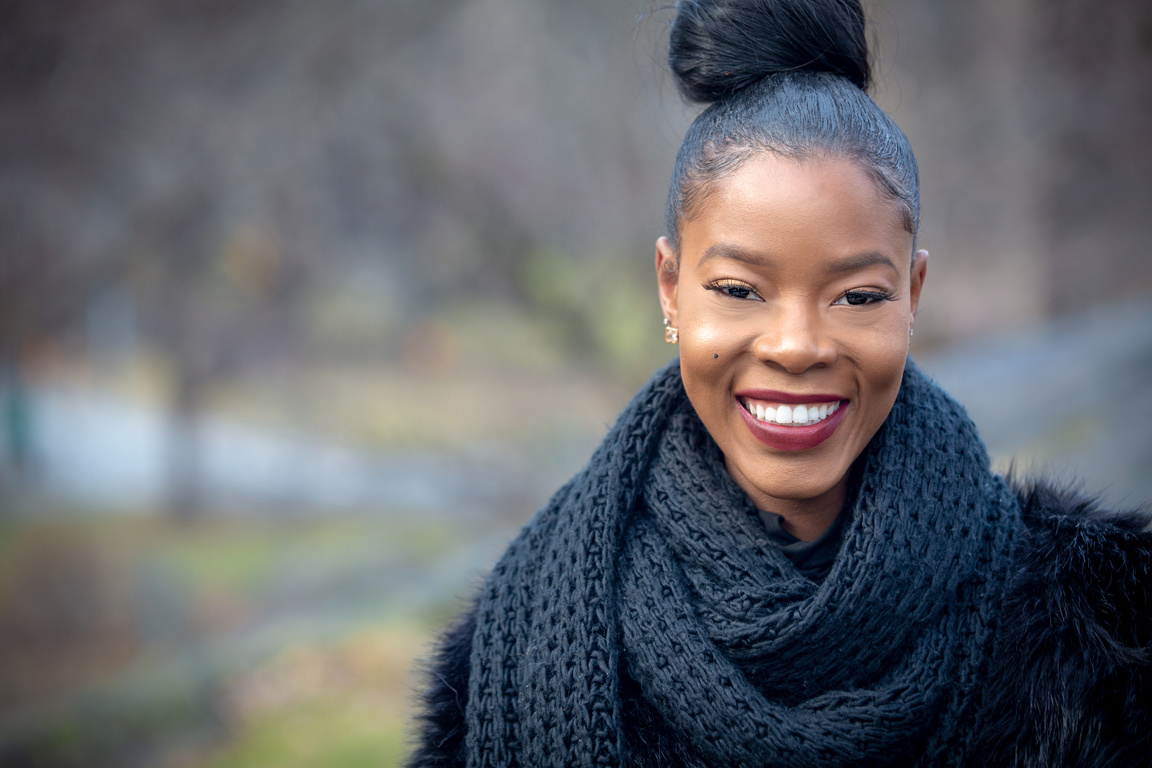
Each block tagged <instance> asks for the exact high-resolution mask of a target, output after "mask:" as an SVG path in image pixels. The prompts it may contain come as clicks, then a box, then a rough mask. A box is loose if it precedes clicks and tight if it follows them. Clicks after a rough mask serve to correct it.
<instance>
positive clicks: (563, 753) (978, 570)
mask: <svg viewBox="0 0 1152 768" xmlns="http://www.w3.org/2000/svg"><path fill="white" fill-rule="evenodd" d="M862 460H863V462H864V464H863V472H862V476H861V481H860V484H859V492H858V494H857V496H856V500H855V503H854V507H853V509H852V513H851V516H850V518H849V519H848V521H847V522H846V524H845V531H844V544H843V548H842V550H841V552H840V555H839V557H838V558H837V560H836V562H835V564H834V565H833V567H832V571H831V573H830V574H829V575H828V577H827V579H826V580H825V581H824V582H823V583H822V584H820V585H817V584H815V583H813V582H812V581H810V580H808V579H806V578H805V577H804V576H802V575H801V574H800V573H799V572H797V570H796V569H795V567H794V566H792V564H791V563H790V562H789V561H788V560H787V558H786V557H785V556H784V555H783V554H782V553H781V552H780V550H779V549H778V548H777V547H775V546H773V545H772V543H771V542H770V541H769V540H768V538H767V535H766V533H765V531H764V528H763V523H762V522H761V521H760V519H759V518H758V517H757V515H756V510H755V509H754V508H753V507H752V506H751V504H750V503H749V501H748V499H747V497H746V496H745V495H744V493H743V492H742V491H741V490H740V489H739V488H738V487H737V486H736V485H735V483H733V481H732V480H731V479H730V478H729V476H728V474H727V472H726V471H725V469H724V462H723V457H722V455H721V454H720V451H719V449H718V448H717V447H716V445H715V443H714V442H713V441H712V439H711V437H710V436H709V435H708V433H707V431H706V430H705V429H704V427H703V425H702V424H701V423H700V421H699V419H698V418H697V416H696V414H695V412H694V410H693V409H692V406H691V404H690V403H689V402H688V399H687V396H686V395H685V394H684V389H683V384H682V382H681V379H680V371H679V367H678V365H676V364H675V363H673V364H672V365H671V366H669V367H668V368H666V369H664V370H663V371H661V372H660V373H658V374H657V375H656V376H655V377H654V378H653V379H652V381H650V382H649V383H648V385H647V386H646V387H645V388H644V389H643V390H642V391H641V392H640V394H639V395H637V396H636V398H635V399H634V400H633V401H632V403H631V404H630V405H629V406H628V408H627V409H626V410H625V411H624V413H623V414H622V415H621V417H620V419H619V421H618V422H617V423H616V425H615V426H614V427H613V428H612V430H611V432H610V433H609V434H608V436H607V437H606V439H605V440H604V442H603V443H602V444H601V446H600V447H599V448H598V449H597V451H596V453H595V454H594V455H593V457H592V459H591V461H590V462H589V464H588V466H587V467H586V468H585V469H584V470H583V471H581V472H580V473H579V474H578V475H577V476H576V477H575V478H574V479H573V480H572V481H570V482H569V483H568V484H567V485H566V486H564V487H563V488H562V489H560V491H559V492H557V494H556V495H555V497H554V498H553V499H552V501H551V502H550V503H549V504H548V506H547V507H546V508H544V509H543V510H541V512H540V513H539V514H538V515H537V516H536V517H535V518H534V519H533V520H532V521H531V522H530V523H529V524H528V525H527V526H526V527H525V528H524V530H523V531H522V532H521V534H520V535H519V537H518V538H517V539H516V540H515V541H514V542H513V543H512V545H511V546H510V547H509V549H508V551H507V553H506V554H505V555H504V557H503V558H502V559H501V560H500V562H499V564H498V565H497V566H496V568H495V569H494V571H493V573H492V575H491V576H490V578H489V580H488V582H487V584H486V585H485V588H484V590H483V592H482V594H481V598H480V603H479V607H478V613H477V629H476V634H475V636H474V637H473V644H472V657H471V676H470V682H469V690H468V704H467V725H468V731H467V737H466V749H467V757H468V765H469V766H525V767H528V766H531V767H532V768H536V767H537V766H557V767H560V766H564V767H565V768H568V767H571V766H592V765H603V766H620V765H626V764H628V762H629V761H630V754H631V750H633V749H637V748H639V747H637V746H636V745H633V744H630V743H629V741H628V738H627V733H626V732H625V731H624V730H623V727H622V719H621V702H620V693H619V682H620V670H621V668H622V666H623V668H625V669H626V670H627V673H628V674H629V675H631V676H632V677H633V678H634V679H635V680H636V681H637V682H638V683H639V685H640V688H641V689H642V691H643V695H644V697H645V699H646V700H647V701H648V702H650V703H651V704H652V705H653V706H654V707H655V708H656V710H658V711H659V713H660V715H661V716H662V718H663V719H664V721H665V723H666V724H667V726H668V728H669V729H670V730H671V731H672V732H673V733H674V734H675V735H676V737H677V740H678V742H680V743H682V744H683V745H684V748H685V750H686V751H689V752H691V753H692V754H693V755H694V757H695V759H698V760H700V761H702V762H704V763H706V764H708V765H716V766H733V767H736V766H766V765H780V766H828V765H840V764H866V765H876V764H884V763H898V764H908V763H920V764H924V765H943V764H950V763H952V764H958V763H960V762H962V760H963V755H964V752H965V746H966V743H967V741H968V739H969V737H970V736H971V734H972V732H973V729H974V728H975V723H974V717H975V715H974V713H975V710H976V706H977V704H978V702H977V701H976V699H977V694H978V689H977V686H976V682H977V679H978V676H979V675H980V673H981V670H982V668H983V667H984V665H985V662H986V661H987V655H988V653H989V651H990V648H991V645H992V636H993V634H994V632H995V628H996V625H997V620H998V608H999V605H1000V603H1001V599H1000V598H1001V594H1002V591H1003V587H1004V582H1005V578H1006V573H1007V570H1008V566H1009V562H1010V558H1011V551H1010V550H1011V547H1012V542H1013V539H1014V533H1015V531H1016V530H1017V527H1018V516H1019V513H1018V509H1017V506H1016V502H1015V500H1014V497H1013V496H1012V494H1011V493H1010V491H1009V490H1008V488H1007V485H1006V484H1005V482H1004V481H1003V480H1002V479H1001V478H1000V477H998V476H996V475H994V474H992V472H991V471H990V470H989V464H988V457H987V454H986V452H985V450H984V447H983V444H982V443H981V442H980V439H979V438H978V437H977V435H976V432H975V428H974V427H973V425H972V423H971V421H969V419H968V417H967V415H966V414H965V413H964V411H963V409H962V408H961V407H960V406H958V405H957V404H956V403H955V402H954V401H952V400H951V399H950V398H949V397H948V396H947V395H945V394H944V393H943V392H941V391H940V390H939V389H938V388H936V387H935V386H934V385H933V384H932V383H931V382H929V381H928V380H927V379H926V378H925V377H923V376H922V375H921V374H920V373H919V372H918V371H917V370H916V369H915V367H914V366H913V365H912V364H911V362H909V363H908V366H907V369H906V371H905V374H904V381H903V384H902V385H901V389H900V394H899V396H898V398H897V400H896V404H895V406H894V407H893V409H892V413H891V414H890V415H889V417H888V419H887V421H886V422H885V424H884V426H883V427H882V428H881V429H880V431H879V432H878V433H877V435H876V436H875V438H873V440H872V442H871V443H870V444H869V446H868V448H867V449H866V451H865V455H864V456H863V457H862Z"/></svg>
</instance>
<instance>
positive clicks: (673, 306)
mask: <svg viewBox="0 0 1152 768" xmlns="http://www.w3.org/2000/svg"><path fill="white" fill-rule="evenodd" d="M679 262H680V260H679V257H678V256H677V254H676V249H675V248H674V247H673V246H672V242H671V241H670V240H669V239H668V238H667V237H661V238H660V239H659V240H657V241H656V289H657V290H658V291H659V293H660V309H661V310H663V312H664V317H666V318H667V319H668V323H669V325H671V326H672V327H674V328H678V327H679V326H680V318H679V314H680V313H679V307H678V305H677V292H678V290H679V287H680V263H679Z"/></svg>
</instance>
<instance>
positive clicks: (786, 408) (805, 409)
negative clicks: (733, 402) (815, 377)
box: [740, 398, 841, 427]
mask: <svg viewBox="0 0 1152 768" xmlns="http://www.w3.org/2000/svg"><path fill="white" fill-rule="evenodd" d="M740 404H741V405H743V406H744V408H745V410H747V411H748V413H749V414H751V415H752V416H754V417H756V420H757V421H759V422H763V423H764V424H779V425H781V426H797V427H802V426H806V425H808V424H816V423H819V422H821V421H824V419H826V418H828V417H829V416H831V415H832V414H834V413H836V411H837V410H839V408H840V404H841V403H840V401H837V402H833V403H798V404H795V405H785V404H783V403H771V402H763V401H757V400H752V399H751V398H741V400H740Z"/></svg>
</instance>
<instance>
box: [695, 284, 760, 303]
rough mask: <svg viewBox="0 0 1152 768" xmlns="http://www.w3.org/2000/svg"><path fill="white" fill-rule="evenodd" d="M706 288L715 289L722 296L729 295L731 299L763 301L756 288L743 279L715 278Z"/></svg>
mask: <svg viewBox="0 0 1152 768" xmlns="http://www.w3.org/2000/svg"><path fill="white" fill-rule="evenodd" d="M704 290H706V291H715V292H716V293H719V294H721V295H722V296H727V297H729V298H731V299H750V300H752V301H763V299H761V298H760V295H759V294H757V293H756V289H755V288H754V287H752V286H751V285H749V284H748V283H745V282H743V281H741V280H733V279H732V278H721V279H720V280H713V281H712V282H710V283H706V284H705V285H704Z"/></svg>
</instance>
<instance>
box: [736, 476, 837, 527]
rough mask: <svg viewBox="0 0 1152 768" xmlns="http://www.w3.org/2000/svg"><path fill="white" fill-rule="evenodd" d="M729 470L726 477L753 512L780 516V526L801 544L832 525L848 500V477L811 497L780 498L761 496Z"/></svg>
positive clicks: (744, 480)
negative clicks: (743, 495) (741, 491)
mask: <svg viewBox="0 0 1152 768" xmlns="http://www.w3.org/2000/svg"><path fill="white" fill-rule="evenodd" d="M732 469H733V468H732V467H731V466H729V467H728V474H730V475H731V476H732V479H733V480H735V481H736V484H737V485H739V486H740V487H741V488H742V489H743V490H744V492H745V493H747V494H748V498H749V499H751V500H752V503H753V504H754V505H755V506H756V509H758V510H760V511H761V512H774V513H775V514H777V515H780V517H781V518H783V521H782V522H781V527H782V528H784V530H786V531H787V532H788V533H790V534H792V535H793V536H795V537H796V538H798V539H800V540H801V541H814V540H816V539H818V538H820V534H822V533H824V531H826V530H828V527H829V526H830V525H832V523H833V522H835V520H836V517H837V515H839V514H840V510H841V509H843V508H844V503H845V502H846V501H847V499H848V475H845V476H844V477H842V478H841V479H840V482H838V483H837V484H836V485H834V486H832V487H831V488H829V489H828V490H827V491H825V492H824V493H822V494H820V495H819V496H817V497H815V498H812V499H781V498H777V497H775V496H770V495H768V494H766V493H764V492H763V491H761V490H760V489H758V488H756V487H755V486H754V485H752V483H750V482H749V481H748V480H747V479H746V478H744V477H742V476H740V475H739V473H736V472H733V471H732Z"/></svg>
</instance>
